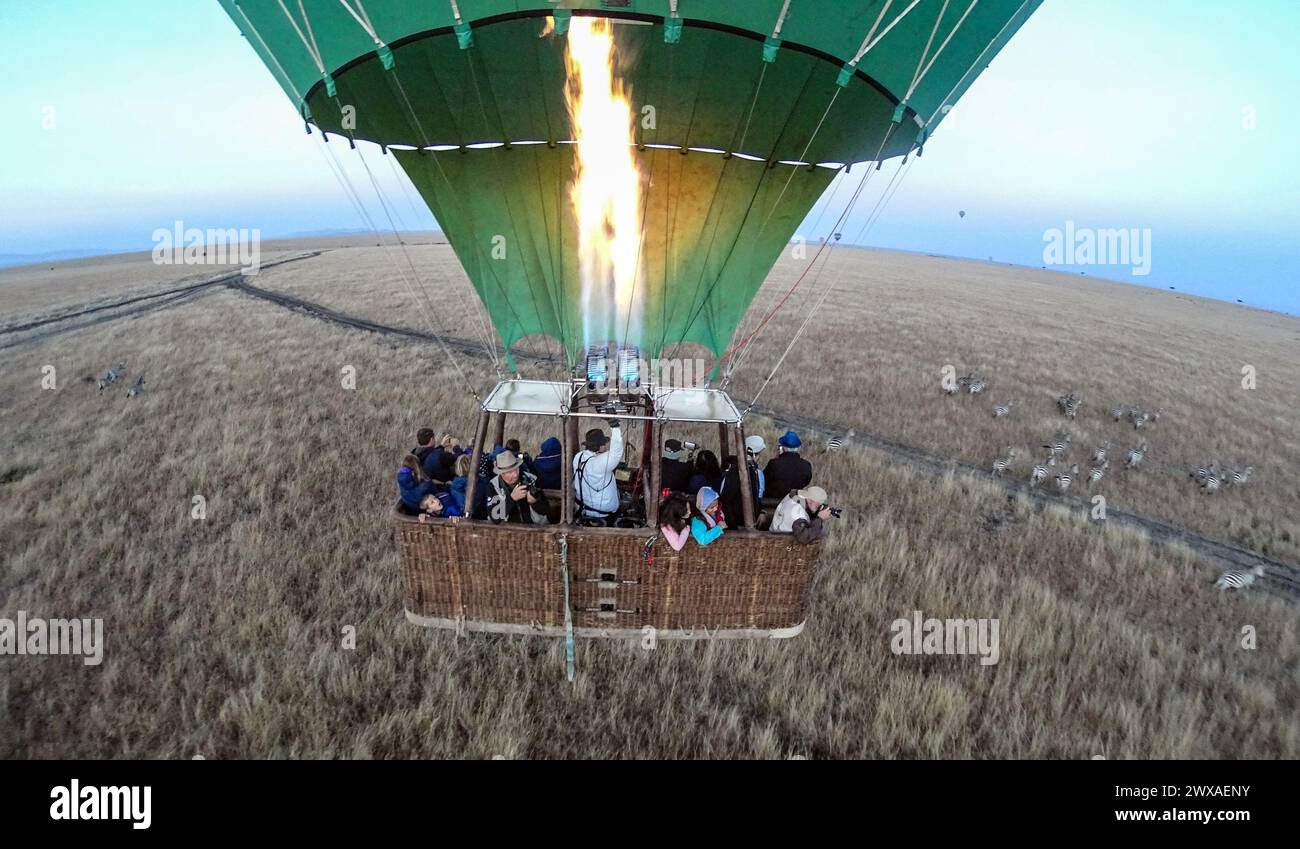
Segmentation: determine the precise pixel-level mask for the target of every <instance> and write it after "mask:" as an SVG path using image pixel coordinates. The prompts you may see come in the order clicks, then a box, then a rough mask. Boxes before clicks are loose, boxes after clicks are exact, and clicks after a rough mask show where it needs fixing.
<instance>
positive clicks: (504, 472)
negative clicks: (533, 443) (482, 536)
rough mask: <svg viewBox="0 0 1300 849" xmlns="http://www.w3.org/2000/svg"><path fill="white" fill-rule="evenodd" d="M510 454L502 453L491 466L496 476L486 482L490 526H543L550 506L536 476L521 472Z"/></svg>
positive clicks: (514, 456) (512, 454) (516, 460)
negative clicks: (505, 523)
mask: <svg viewBox="0 0 1300 849" xmlns="http://www.w3.org/2000/svg"><path fill="white" fill-rule="evenodd" d="M522 466H523V461H521V460H520V459H519V457H518V456H517V455H516V454H515V453H514V452H513V451H502V452H501V453H500V454H497V456H496V459H495V460H494V461H493V463H492V470H493V471H494V472H496V475H495V476H494V477H493V478H492V479H491V480H489V481H488V500H487V506H488V518H489V519H491V520H492V521H493V522H496V523H497V524H500V523H501V522H517V523H522V524H525V525H545V524H546V513H547V510H548V508H549V505H548V504H547V503H546V493H545V492H543V491H542V487H541V485H540V484H538V482H537V478H536V476H534V475H533V474H532V473H530V472H526V471H524V470H523V468H522Z"/></svg>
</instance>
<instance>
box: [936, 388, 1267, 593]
mask: <svg viewBox="0 0 1300 849" xmlns="http://www.w3.org/2000/svg"><path fill="white" fill-rule="evenodd" d="M987 388H988V381H987V380H985V379H984V378H983V377H980V376H978V375H976V374H968V375H967V376H965V377H962V378H959V379H958V380H957V381H956V384H955V385H951V384H947V383H945V384H944V386H943V391H944V392H945V394H948V395H957V394H959V393H961V392H962V391H963V390H964V391H965V393H966V394H967V395H978V394H980V393H982V392H984V390H986V389H987ZM1082 406H1083V398H1082V396H1079V395H1076V394H1074V393H1073V392H1071V393H1069V394H1066V395H1062V396H1060V397H1059V398H1057V399H1056V409H1057V410H1058V411H1060V413H1061V415H1062V416H1064V417H1065V418H1067V419H1069V420H1071V421H1074V420H1075V419H1076V418H1077V417H1078V415H1079V410H1080V408H1081V407H1082ZM1014 407H1015V404H1014V402H1012V401H1010V400H1008V401H1005V402H1003V403H1001V404H995V405H993V418H995V419H1004V418H1007V417H1009V416H1010V415H1011V411H1012V409H1014ZM1110 415H1111V418H1112V419H1113V420H1114V421H1115V422H1122V421H1125V420H1127V421H1128V423H1129V424H1131V425H1133V429H1134V430H1135V431H1140V430H1145V429H1147V428H1149V427H1151V426H1153V425H1155V424H1156V423H1157V422H1159V421H1160V418H1161V416H1163V415H1164V410H1162V409H1156V410H1154V411H1150V410H1146V409H1143V408H1142V407H1136V406H1132V405H1129V404H1120V405H1117V406H1115V407H1112V408H1111V411H1110ZM1070 443H1071V437H1070V434H1069V433H1067V432H1065V431H1057V433H1056V434H1055V435H1053V436H1052V438H1051V439H1050V440H1048V442H1047V443H1046V444H1045V445H1043V448H1044V449H1045V450H1046V452H1047V454H1046V456H1045V457H1044V458H1043V459H1042V461H1041V462H1038V463H1035V464H1034V466H1033V468H1032V469H1031V470H1030V472H1029V486H1030V488H1031V489H1032V488H1036V487H1038V486H1039V485H1041V484H1043V483H1044V482H1045V481H1047V479H1048V478H1049V477H1050V478H1051V479H1052V481H1053V483H1054V485H1055V486H1056V489H1057V491H1058V492H1061V493H1066V492H1068V491H1069V490H1070V488H1071V487H1072V486H1073V485H1074V484H1075V482H1076V481H1086V482H1087V486H1088V489H1089V490H1091V489H1092V487H1094V486H1095V485H1097V484H1098V483H1101V481H1102V479H1103V478H1104V477H1105V476H1106V472H1107V470H1108V469H1109V468H1110V457H1111V447H1112V443H1111V442H1110V441H1109V440H1107V441H1106V442H1105V443H1103V444H1101V445H1098V446H1096V447H1094V448H1093V450H1092V453H1091V455H1090V457H1089V463H1088V472H1087V474H1086V475H1080V469H1079V464H1078V463H1072V464H1071V465H1070V468H1069V469H1066V468H1064V463H1065V460H1066V456H1067V455H1068V453H1069V451H1070ZM1150 450H1151V449H1150V445H1149V444H1148V443H1147V442H1146V441H1145V440H1143V441H1142V442H1140V443H1139V444H1138V445H1136V446H1134V447H1132V448H1129V449H1128V450H1127V451H1125V452H1124V454H1123V458H1124V468H1125V469H1126V470H1133V469H1137V468H1139V467H1140V466H1141V465H1142V463H1143V461H1145V460H1146V458H1147V455H1148V454H1149V453H1150ZM1018 453H1019V452H1018V451H1017V449H1016V448H1015V447H1014V446H1008V447H1007V449H1006V451H1005V452H1004V453H1003V454H1002V456H1000V457H998V458H997V459H995V460H994V461H993V475H994V476H995V477H1002V476H1003V475H1005V474H1007V473H1008V472H1010V471H1012V467H1013V466H1014V464H1015V460H1016V457H1017V455H1018ZM1253 472H1254V467H1253V466H1246V467H1245V468H1244V469H1233V470H1231V471H1222V472H1221V471H1220V470H1219V467H1218V466H1217V465H1216V464H1214V463H1210V464H1209V465H1205V466H1197V467H1196V468H1194V469H1193V470H1192V472H1191V477H1192V479H1193V480H1195V481H1196V482H1197V483H1198V484H1199V485H1200V487H1201V488H1202V489H1203V490H1204V491H1205V492H1217V491H1219V490H1220V489H1221V488H1222V487H1225V486H1233V487H1238V486H1243V485H1244V484H1246V483H1247V482H1248V481H1249V480H1250V476H1251V474H1252V473H1253ZM1263 575H1264V567H1263V566H1255V567H1253V568H1233V569H1229V570H1227V571H1226V572H1224V573H1223V574H1222V575H1220V576H1219V579H1218V580H1217V581H1216V582H1215V586H1216V587H1218V588H1219V589H1220V590H1230V589H1245V588H1246V587H1249V586H1251V585H1252V584H1254V583H1255V579H1257V578H1259V577H1262V576H1263Z"/></svg>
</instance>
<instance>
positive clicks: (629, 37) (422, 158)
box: [219, 0, 1041, 365]
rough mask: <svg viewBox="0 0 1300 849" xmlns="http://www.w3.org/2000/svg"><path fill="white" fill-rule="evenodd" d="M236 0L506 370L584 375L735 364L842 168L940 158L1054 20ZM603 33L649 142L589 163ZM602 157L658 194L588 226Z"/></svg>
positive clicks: (696, 6) (758, 8) (895, 7)
mask: <svg viewBox="0 0 1300 849" xmlns="http://www.w3.org/2000/svg"><path fill="white" fill-rule="evenodd" d="M219 2H221V4H222V6H223V7H224V8H225V10H226V12H227V13H228V14H229V15H230V17H231V18H232V20H233V21H234V22H235V24H236V25H237V26H238V27H239V29H240V30H241V31H242V32H243V34H244V35H245V37H246V39H247V42H248V44H249V45H250V46H251V47H252V48H253V50H254V51H256V52H257V54H258V56H259V57H260V58H261V59H262V61H263V62H264V63H265V64H266V65H267V67H268V68H269V69H270V71H271V73H272V74H273V75H274V76H275V77H276V79H277V81H278V82H279V83H280V85H281V86H282V87H283V88H284V90H285V91H286V92H287V93H288V95H289V97H290V98H291V100H292V101H293V104H294V108H295V109H297V110H298V112H299V113H300V115H301V116H302V117H303V119H304V120H305V121H306V122H308V124H309V125H315V126H316V127H318V128H320V129H321V130H325V131H326V132H327V133H330V134H335V135H343V136H346V137H348V138H350V139H352V140H355V141H361V140H367V141H371V142H375V143H377V144H380V145H383V146H385V147H386V148H387V149H388V150H389V151H391V152H392V153H393V154H395V155H396V158H397V161H398V162H399V163H400V164H401V166H402V168H403V169H404V170H405V172H406V174H407V176H409V177H410V179H411V181H412V183H413V184H414V185H415V187H416V189H417V190H418V191H419V193H420V195H421V196H422V197H423V199H424V200H425V202H426V203H427V204H428V206H429V209H430V210H431V211H432V212H433V215H434V217H435V218H436V219H437V222H438V225H439V227H440V228H441V230H442V232H443V233H444V234H445V235H446V237H447V239H448V241H449V242H450V244H451V246H452V248H453V250H454V251H455V253H456V255H457V257H458V258H459V259H460V262H461V263H462V265H463V266H464V268H465V271H466V273H467V274H468V275H469V279H470V281H471V282H472V283H473V285H474V288H475V290H476V291H477V293H478V295H479V298H480V299H481V300H482V301H483V303H484V305H485V306H486V308H487V311H488V314H489V315H490V317H491V320H492V323H493V325H494V326H495V328H496V330H497V332H498V334H499V335H500V337H501V340H502V341H503V342H504V343H505V345H506V350H507V351H508V350H509V347H510V346H511V345H514V344H515V343H516V342H518V341H519V340H521V339H523V338H525V337H528V336H534V335H545V336H550V337H553V338H555V339H558V340H560V342H561V343H562V344H563V346H564V349H565V351H566V352H567V355H568V358H569V361H570V365H573V364H575V363H576V362H577V361H578V359H579V357H580V356H581V355H582V353H583V352H584V351H585V350H586V346H587V345H588V343H590V342H599V341H608V339H602V338H601V336H602V335H604V334H606V331H607V330H608V329H610V328H612V327H614V326H616V325H617V331H618V333H619V339H620V340H626V341H627V342H629V343H631V344H635V345H638V346H639V347H640V349H641V350H642V351H643V352H644V354H645V355H647V356H654V355H657V354H658V353H659V352H660V351H662V350H663V349H664V348H665V347H667V346H669V345H672V344H674V343H677V342H683V341H684V342H694V343H698V344H700V345H703V346H704V347H706V348H708V349H709V350H711V351H713V352H714V353H715V354H721V353H723V352H724V351H725V350H726V348H727V346H728V343H729V341H730V340H731V337H732V335H733V333H734V332H735V330H736V327H737V326H738V324H739V322H740V320H741V318H742V317H743V316H744V314H745V312H746V310H747V309H748V307H749V304H750V301H751V300H752V299H753V297H754V295H755V294H756V293H757V291H758V288H759V286H760V285H761V284H762V283H763V280H764V279H765V278H766V276H767V274H768V272H769V271H770V270H771V268H772V266H773V264H774V263H775V262H776V260H777V259H778V258H779V257H780V255H781V252H782V250H783V249H784V247H785V246H786V245H787V244H788V243H789V241H790V238H791V237H792V236H793V234H794V232H795V229H796V228H797V227H798V226H799V224H800V223H801V222H802V221H803V220H804V219H805V217H806V216H807V214H808V212H809V210H810V209H811V208H812V206H813V205H814V204H815V203H816V202H817V201H818V199H819V198H820V197H821V196H822V194H823V192H824V190H825V189H826V188H827V187H828V186H829V185H830V183H831V180H832V179H833V178H834V177H835V176H836V175H837V174H838V173H840V172H841V171H842V170H843V168H842V166H843V165H844V164H850V163H855V162H880V161H884V160H886V159H890V158H894V157H898V156H903V155H905V154H908V153H909V152H911V151H913V150H916V149H917V148H918V147H919V146H920V145H922V144H923V143H924V142H925V140H926V139H927V138H928V137H929V136H930V135H932V134H933V133H934V130H935V128H936V127H937V126H938V125H939V124H940V123H941V122H942V120H943V119H944V117H945V116H946V114H947V111H948V108H949V107H951V106H952V105H953V104H954V103H955V102H956V101H957V99H958V98H959V97H960V96H961V95H963V94H964V93H965V91H966V90H967V88H968V87H969V86H970V85H971V84H972V83H973V82H974V80H975V79H976V78H977V77H978V75H979V74H980V73H981V72H982V71H983V70H984V68H985V67H986V66H987V65H988V63H989V61H990V60H991V59H992V58H993V56H994V55H995V54H996V53H997V52H998V51H999V50H1000V49H1001V48H1002V47H1003V46H1004V45H1005V44H1006V42H1007V40H1008V39H1009V38H1010V37H1011V36H1012V35H1013V34H1014V33H1015V32H1016V31H1017V30H1018V29H1019V28H1020V26H1021V25H1022V24H1024V22H1025V21H1026V19H1027V18H1028V17H1029V16H1030V15H1031V14H1032V13H1033V12H1034V11H1035V9H1037V7H1038V6H1039V5H1040V2H1041V0H984V2H980V3H964V2H963V3H951V2H946V0H916V2H912V3H903V2H897V3H892V4H891V3H882V2H881V0H798V2H796V3H794V4H790V3H788V2H784V0H752V2H747V3H734V2H724V0H688V2H683V3H681V4H680V6H679V4H678V3H675V2H670V0H630V2H618V3H615V2H613V0H610V2H598V0H571V2H566V3H564V4H563V5H564V6H565V7H567V8H557V7H556V4H555V3H553V2H548V0H510V2H499V0H460V2H459V3H456V2H442V0H364V2H362V0H301V2H296V3H287V4H286V3H284V2H281V0H238V1H237V0H219ZM796 11H797V14H796ZM610 22H613V23H620V22H632V23H638V24H642V25H640V26H608V23H610ZM645 24H649V25H645ZM597 25H598V26H600V27H605V28H606V30H607V31H609V32H611V33H612V39H613V43H614V47H615V56H614V58H613V68H612V69H611V70H612V72H611V73H606V74H604V80H603V82H602V84H604V85H605V86H606V88H609V89H610V90H611V93H612V95H613V97H612V99H614V100H616V99H618V98H620V97H622V98H626V103H625V104H624V106H623V109H624V111H623V112H621V113H618V112H612V113H606V115H607V117H608V115H610V114H615V115H623V116H625V117H626V121H625V123H626V124H627V126H626V128H625V129H626V131H627V136H628V138H629V139H630V141H631V144H626V145H625V144H621V143H618V142H617V141H616V140H615V141H610V136H608V135H607V134H605V133H603V132H601V133H599V134H596V133H595V132H593V133H592V137H591V139H589V140H590V141H591V142H592V145H593V146H587V141H588V140H586V139H577V140H576V142H577V143H575V121H576V119H577V118H579V117H580V114H581V106H580V105H579V104H575V102H574V101H575V99H581V98H582V97H585V96H586V95H587V94H588V92H582V93H577V92H575V91H574V90H573V86H572V84H571V79H572V71H573V69H574V66H575V64H581V63H583V62H586V61H588V60H590V59H592V53H591V51H589V50H587V49H586V47H585V46H584V48H583V50H581V51H579V50H577V49H576V48H577V47H578V46H579V45H578V44H576V43H575V36H582V45H587V46H589V45H590V41H589V39H588V38H587V36H588V35H589V34H590V32H591V29H592V27H593V26H597ZM539 34H540V35H541V36H543V37H540V38H539ZM596 58H599V57H598V56H597V57H596ZM584 79H585V77H584ZM592 79H593V80H597V79H600V78H599V76H593V78H592ZM596 93H597V94H599V92H596ZM620 122H623V118H621V117H616V118H615V119H614V123H620ZM593 127H594V125H593ZM612 129H614V130H618V131H620V132H621V131H622V130H623V129H624V128H623V127H612ZM597 135H599V139H597V138H596V136H597ZM613 135H614V136H617V133H614V134H613ZM597 143H599V144H600V145H601V146H600V147H595V146H594V145H596V144H597ZM616 149H621V150H616ZM587 154H596V155H598V156H616V157H618V158H625V159H626V161H627V162H629V163H631V164H632V165H633V166H634V167H635V169H636V171H637V172H638V174H639V176H640V179H639V180H634V181H633V184H632V185H633V186H634V187H635V192H636V193H639V197H634V198H631V199H630V200H629V199H628V198H627V195H628V193H629V192H628V191H624V190H622V189H617V190H615V191H610V190H609V186H606V187H605V188H606V190H607V191H606V193H605V200H604V201H603V203H605V204H606V205H607V206H608V208H607V209H605V210H603V212H602V211H601V210H596V211H595V212H592V214H591V215H588V214H587V213H588V211H590V210H585V209H583V208H582V207H583V204H584V203H586V202H587V201H591V203H594V204H598V203H601V202H602V201H601V200H600V198H599V197H595V199H594V200H593V199H592V198H587V197H586V193H585V192H581V191H575V189H574V181H575V177H576V176H577V174H578V169H579V168H587V167H594V166H593V165H592V164H591V163H589V162H587V161H586V160H587V158H588V157H587ZM818 165H824V166H825V167H816V166H818ZM808 166H812V167H808ZM594 182H597V183H599V182H605V181H594ZM595 188H597V189H599V188H600V186H599V185H597V186H596V187H595ZM615 188H617V187H615ZM596 195H599V192H598V191H596V192H594V193H593V197H594V196H596ZM625 202H626V203H625ZM624 205H626V206H628V207H629V208H630V211H631V212H634V213H635V214H636V215H637V216H639V217H640V218H641V222H640V223H641V226H640V227H639V228H636V230H637V232H636V233H629V232H627V231H628V228H627V227H625V226H622V225H619V224H618V222H617V221H616V219H617V217H618V216H617V215H615V213H618V214H622V212H627V211H629V210H627V209H624V210H621V211H620V210H618V209H615V207H621V206H624ZM588 206H591V204H588ZM606 213H607V214H606ZM602 214H604V215H605V223H606V224H608V222H609V221H610V220H615V226H614V227H613V229H612V230H611V229H609V228H606V235H607V236H608V241H610V242H611V243H612V244H613V249H612V252H613V256H611V257H606V258H604V259H603V260H600V261H595V260H591V259H590V258H589V257H587V256H586V254H585V251H584V250H583V249H582V247H581V246H582V244H583V239H584V235H585V234H588V233H589V232H596V231H595V230H589V229H587V224H588V223H589V221H590V219H591V218H592V217H595V218H599V217H600V216H601V215H602ZM835 238H836V239H838V238H840V234H838V233H837V234H835ZM607 278H610V279H607ZM610 299H613V300H616V301H618V303H617V304H613V305H611V304H610V303H608V301H609V300H610ZM611 311H612V313H611ZM611 315H612V317H614V318H616V319H617V320H615V321H610V320H609V319H610V318H611Z"/></svg>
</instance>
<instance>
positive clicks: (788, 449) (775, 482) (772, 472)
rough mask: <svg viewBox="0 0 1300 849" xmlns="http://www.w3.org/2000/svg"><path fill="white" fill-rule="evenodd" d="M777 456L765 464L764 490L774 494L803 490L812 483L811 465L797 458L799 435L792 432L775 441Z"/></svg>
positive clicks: (774, 495)
mask: <svg viewBox="0 0 1300 849" xmlns="http://www.w3.org/2000/svg"><path fill="white" fill-rule="evenodd" d="M776 444H777V449H776V450H777V455H776V456H775V457H773V458H772V459H771V460H769V461H768V463H767V468H765V469H764V470H763V476H764V477H765V478H766V489H767V491H768V492H771V493H773V496H772V497H773V498H775V497H776V494H779V493H786V492H790V491H792V490H796V489H803V488H804V487H805V486H808V484H810V483H812V463H809V462H808V461H807V460H805V459H804V458H802V457H800V456H799V446H800V445H801V444H802V443H801V442H800V441H799V435H798V434H797V433H795V432H794V431H792V430H787V431H786V432H785V434H784V435H783V436H782V437H781V438H780V439H778V440H777V441H776Z"/></svg>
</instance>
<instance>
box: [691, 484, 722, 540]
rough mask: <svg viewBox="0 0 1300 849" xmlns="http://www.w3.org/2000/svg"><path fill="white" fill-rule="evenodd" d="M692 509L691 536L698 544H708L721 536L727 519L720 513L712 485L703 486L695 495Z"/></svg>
mask: <svg viewBox="0 0 1300 849" xmlns="http://www.w3.org/2000/svg"><path fill="white" fill-rule="evenodd" d="M694 508H695V509H694V510H692V511H691V512H692V516H691V536H692V537H694V538H695V541H696V542H697V543H699V544H700V545H708V544H709V543H711V542H713V541H714V540H715V539H717V538H718V537H720V536H722V532H723V530H724V529H725V528H726V527H727V520H726V518H725V517H723V515H722V509H721V504H720V503H719V502H718V493H717V492H716V491H715V490H714V489H713V487H709V486H706V487H703V488H702V489H700V491H699V492H698V493H696V495H695V504H694Z"/></svg>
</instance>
